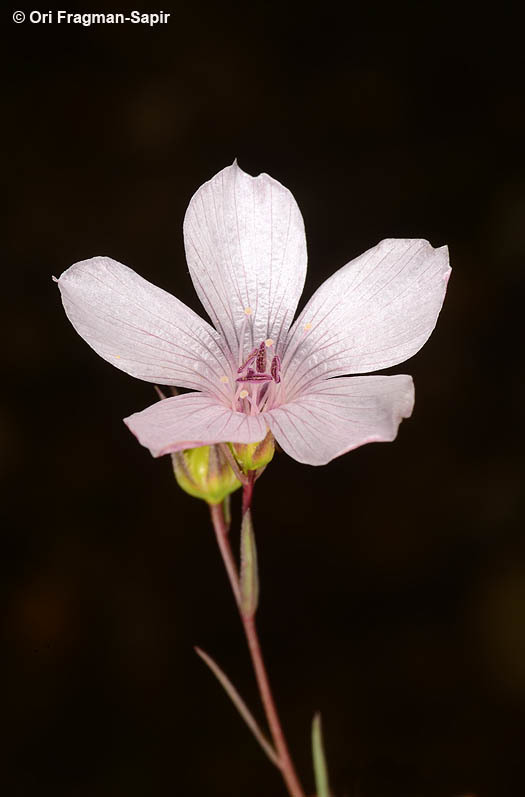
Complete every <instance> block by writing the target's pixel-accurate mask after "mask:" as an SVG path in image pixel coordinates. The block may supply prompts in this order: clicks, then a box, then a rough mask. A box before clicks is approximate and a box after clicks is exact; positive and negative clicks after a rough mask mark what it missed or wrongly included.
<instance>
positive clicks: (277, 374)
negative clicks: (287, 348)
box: [270, 354, 281, 384]
mask: <svg viewBox="0 0 525 797" xmlns="http://www.w3.org/2000/svg"><path fill="white" fill-rule="evenodd" d="M270 373H271V375H272V379H273V381H274V382H275V383H276V384H279V382H280V381H281V358H280V357H279V355H278V354H276V355H275V357H274V358H273V359H272V364H271V366H270Z"/></svg>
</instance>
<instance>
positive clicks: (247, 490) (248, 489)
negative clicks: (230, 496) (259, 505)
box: [242, 470, 255, 517]
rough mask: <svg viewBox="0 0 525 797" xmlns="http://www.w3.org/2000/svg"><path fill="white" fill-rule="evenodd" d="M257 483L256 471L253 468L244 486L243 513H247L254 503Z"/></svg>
mask: <svg viewBox="0 0 525 797" xmlns="http://www.w3.org/2000/svg"><path fill="white" fill-rule="evenodd" d="M254 484H255V471H254V470H251V471H249V473H248V479H247V481H246V482H244V484H243V487H242V515H243V517H244V515H245V514H246V512H247V511H248V509H249V508H250V507H251V505H252V498H253V485H254Z"/></svg>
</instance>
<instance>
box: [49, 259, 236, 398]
mask: <svg viewBox="0 0 525 797" xmlns="http://www.w3.org/2000/svg"><path fill="white" fill-rule="evenodd" d="M58 287H59V288H60V292H61V294H62V302H63V304H64V309H65V311H66V314H67V317H68V318H69V320H70V321H71V323H72V324H73V326H74V327H75V329H76V331H77V332H78V333H79V335H81V336H82V337H83V338H84V340H85V341H86V342H87V343H89V345H90V346H91V348H93V349H94V350H95V351H96V352H97V354H99V355H100V356H101V357H103V358H104V359H105V360H107V361H108V362H110V363H112V364H113V365H115V366H116V367H117V368H120V369H121V370H122V371H125V372H126V373H127V374H131V376H135V377H137V378H138V379H144V380H145V381H146V382H160V383H161V384H166V385H180V386H181V387H189V388H194V389H196V390H206V391H208V392H211V393H213V394H214V395H223V396H224V397H225V398H226V397H227V394H226V392H225V385H224V384H223V382H221V376H222V377H224V375H225V373H230V366H229V365H228V364H227V363H226V360H225V357H224V355H223V354H222V352H221V349H220V348H219V345H218V340H219V336H218V334H217V333H216V331H215V330H214V329H213V328H212V327H211V326H210V325H209V324H208V323H207V322H206V321H204V320H203V319H202V318H200V317H199V316H198V315H197V314H196V313H194V312H193V310H190V308H189V307H187V306H186V305H185V304H183V303H182V302H180V301H179V300H178V299H176V298H175V297H174V296H172V295H171V294H169V293H167V292H166V291H163V290H162V289H161V288H157V287H156V286H155V285H152V284H151V283H150V282H147V281H146V280H144V279H142V277H140V276H139V275H138V274H136V273H135V272H134V271H132V270H131V269H130V268H128V267H127V266H123V265H122V263H117V261H116V260H112V259H111V258H109V257H93V258H91V260H84V261H82V262H80V263H75V264H74V265H73V266H71V267H70V268H68V269H67V271H64V273H63V274H62V275H61V277H60V279H59V280H58Z"/></svg>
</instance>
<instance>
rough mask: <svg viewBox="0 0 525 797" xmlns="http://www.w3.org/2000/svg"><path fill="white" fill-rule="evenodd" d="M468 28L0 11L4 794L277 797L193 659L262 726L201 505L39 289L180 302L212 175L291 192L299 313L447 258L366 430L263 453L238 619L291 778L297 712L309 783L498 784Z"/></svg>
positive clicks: (509, 411) (514, 557) (488, 265)
mask: <svg viewBox="0 0 525 797" xmlns="http://www.w3.org/2000/svg"><path fill="white" fill-rule="evenodd" d="M33 7H34V6H33ZM66 7H67V8H68V9H69V10H75V9H74V7H73V6H72V5H67V4H66ZM22 8H23V9H24V10H26V12H28V11H29V10H30V9H29V8H26V7H25V6H24V5H23V6H22ZM139 8H141V9H143V10H148V9H147V6H146V5H145V4H144V3H143V4H141V5H140V6H139ZM480 8H481V7H480V6H478V7H477V8H476V10H475V12H473V13H472V14H470V13H469V12H467V11H466V10H465V11H464V14H463V15H461V13H460V12H458V10H457V9H454V8H453V7H452V6H451V7H449V8H447V7H445V6H443V4H441V3H439V4H438V3H435V2H427V3H425V4H419V3H406V4H401V5H399V4H392V5H391V6H379V5H378V4H367V5H359V6H352V5H350V4H349V5H347V6H345V9H346V10H345V12H343V11H342V7H341V6H332V5H330V4H328V3H321V4H318V5H317V6H316V7H315V8H311V9H309V8H308V7H306V6H303V7H301V8H297V9H295V8H292V6H289V5H288V6H286V7H279V6H277V5H273V6H272V5H268V4H262V3H259V2H251V3H243V4H238V5H236V6H233V5H223V4H219V3H216V4H209V5H204V4H193V5H192V6H191V7H190V6H189V5H188V4H186V3H184V2H181V3H180V4H174V3H173V2H172V1H171V0H170V2H169V3H167V4H164V5H162V10H164V11H167V12H171V18H170V20H169V23H168V24H166V25H163V26H158V27H156V28H153V29H151V28H148V27H143V26H131V25H126V26H106V27H103V26H97V27H91V28H89V27H81V26H71V25H69V26H66V25H61V26H58V25H56V24H55V25H53V26H49V25H31V24H30V23H29V22H25V23H23V24H21V25H15V24H14V23H13V22H12V21H11V11H10V10H8V9H6V10H5V11H4V12H3V13H4V27H5V30H6V32H7V34H8V40H9V41H8V45H9V48H10V49H9V52H10V66H9V75H10V77H9V81H8V84H7V86H6V89H5V90H4V94H3V105H4V109H5V110H6V114H5V116H4V121H3V126H4V131H5V132H7V133H8V134H9V136H10V141H9V143H8V145H7V147H6V148H5V150H4V165H3V172H4V177H6V178H7V180H8V186H7V191H6V195H7V198H8V201H9V207H8V229H7V243H8V246H9V251H8V254H7V257H6V259H5V261H4V282H3V287H4V290H3V293H4V297H5V305H4V309H3V321H4V324H5V329H4V332H3V335H2V351H3V358H4V363H5V365H6V368H5V370H7V371H8V373H9V376H8V381H7V383H6V385H5V386H4V389H3V391H2V395H1V399H0V406H1V414H0V430H1V434H2V440H3V442H2V450H3V453H4V457H3V459H4V463H3V468H4V475H5V484H6V490H5V492H4V498H3V499H2V503H1V507H2V514H3V515H4V521H5V522H4V523H3V532H2V537H3V552H2V557H1V559H2V579H1V589H2V595H1V605H2V613H3V618H4V620H3V633H4V643H5V648H4V653H3V654H2V662H3V664H4V666H5V667H6V670H5V674H4V676H3V678H2V684H3V690H2V691H3V697H2V701H1V703H2V711H1V715H2V719H1V723H2V726H3V732H4V734H5V740H4V741H3V742H2V750H3V753H4V754H5V756H6V758H5V763H4V764H2V766H1V768H0V781H2V780H5V794H8V795H34V794H39V795H43V794H52V795H54V796H55V797H62V795H67V796H68V797H69V795H74V796H75V797H88V796H89V797H91V795H93V796H95V795H96V797H105V796H106V795H107V796H108V797H110V796H111V797H113V796H116V795H126V797H132V796H133V795H137V796H139V795H140V796H141V797H142V795H155V797H156V795H164V794H170V795H187V796H188V797H193V795H196V797H201V795H206V796H207V797H208V796H209V797H215V796H217V797H220V796H221V795H228V796H231V797H237V795H239V796H240V795H243V797H244V796H245V795H250V797H259V795H261V796H262V795H264V796H265V797H269V795H275V797H277V795H284V788H283V786H282V784H281V782H280V779H279V776H278V774H277V773H276V771H274V770H273V769H272V768H271V766H270V765H269V764H268V763H267V762H266V760H265V759H264V757H263V754H262V753H261V752H260V751H259V749H258V747H257V746H256V744H255V742H253V740H252V738H251V736H250V735H249V733H248V731H247V730H246V729H245V728H244V726H243V724H242V722H241V720H240V719H239V718H238V717H237V715H236V714H235V712H234V710H233V709H232V707H231V706H230V705H229V703H228V700H227V698H226V697H225V696H224V694H223V693H222V692H221V690H220V688H219V686H218V685H217V684H216V683H215V682H214V680H213V678H212V676H211V675H210V674H209V673H208V672H207V671H206V669H205V667H204V665H203V664H202V663H201V662H200V661H199V660H198V659H197V657H196V656H195V654H194V652H193V649H192V646H193V645H194V644H198V645H200V646H202V647H203V648H204V649H206V650H207V651H209V652H210V653H211V654H212V655H213V656H214V657H216V659H217V660H218V661H219V663H220V664H221V665H222V666H223V667H224V669H225V670H226V671H227V672H228V673H229V675H230V676H231V678H232V679H233V680H234V682H235V683H236V684H237V686H238V688H239V690H240V691H241V693H242V694H243V695H244V696H245V697H246V699H247V700H248V702H249V703H250V704H251V705H253V706H254V710H256V712H257V715H258V716H260V714H261V712H260V711H259V707H258V703H257V695H256V692H255V688H254V684H253V679H252V676H251V672H250V669H249V661H248V657H247V654H246V652H245V647H244V642H243V638H242V635H241V629H240V624H239V622H238V618H237V617H236V614H235V611H234V605H233V601H232V599H231V597H230V594H229V588H228V584H227V581H226V578H225V576H224V573H223V571H222V569H221V564H220V560H219V556H218V553H217V550H216V548H215V545H214V540H213V536H212V532H211V530H210V527H209V523H208V520H207V513H206V507H205V505H204V504H202V503H201V502H199V501H197V500H195V499H191V498H190V497H189V496H186V495H185V494H183V493H182V492H181V491H180V490H179V489H178V488H177V486H176V484H175V483H174V480H173V477H172V474H171V471H170V462H169V459H168V458H164V459H161V460H155V461H154V460H153V459H152V458H151V457H150V455H149V454H148V452H147V451H146V450H145V449H142V448H141V447H140V446H138V444H137V442H136V441H135V439H134V438H133V437H132V436H131V435H130V434H129V432H128V430H127V429H126V428H125V426H124V424H123V423H122V422H121V419H122V418H123V417H125V416H126V415H129V414H130V413H132V412H134V411H136V410H139V409H142V408H144V407H145V406H147V405H148V404H149V403H151V402H152V401H153V400H154V398H155V396H154V393H153V389H152V386H151V385H149V384H146V383H142V382H140V381H137V380H133V379H131V378H130V377H128V376H126V375H125V374H123V373H121V372H120V371H118V370H116V369H112V368H111V367H109V365H108V364H107V363H106V362H104V361H103V360H101V359H99V358H97V356H96V355H95V354H94V353H93V352H92V351H91V350H90V349H89V348H88V346H87V345H86V344H85V343H84V342H83V341H82V340H81V339H80V338H79V337H78V336H77V335H76V334H75V332H74V331H73V329H72V327H71V326H70V325H69V323H68V321H67V320H66V317H65V315H64V313H63V311H62V308H61V304H60V301H59V295H58V291H57V289H56V286H55V285H54V284H53V283H52V281H51V275H52V274H55V275H57V276H58V275H59V274H60V273H61V272H62V271H63V270H64V269H65V268H66V267H68V266H69V265H70V264H71V263H73V262H75V261H77V260H81V259H84V258H87V257H91V256H93V255H95V254H105V255H110V256H112V257H114V258H116V259H118V260H120V261H122V262H124V263H126V264H127V265H129V266H131V267H132V268H134V269H135V270H136V271H138V272H139V273H140V274H142V275H143V276H144V277H146V278H147V279H148V280H150V281H151V282H153V283H155V284H158V285H160V286H162V287H164V288H165V289H167V290H169V291H172V292H173V293H175V294H176V295H177V296H178V297H179V298H180V299H182V300H183V301H185V302H187V303H188V304H189V305H190V306H191V307H193V308H194V309H195V310H197V311H199V312H200V307H199V303H198V300H197V298H196V296H195V294H194V292H193V289H192V285H191V282H190V278H189V275H188V272H187V267H186V264H185V259H184V249H183V242H182V220H183V216H184V212H185V209H186V206H187V203H188V201H189V198H190V196H191V195H192V193H193V192H194V191H195V190H196V189H197V188H198V186H199V185H200V184H202V183H203V182H204V181H205V180H207V179H208V178H210V177H211V176H212V175H213V174H215V173H216V172H217V171H218V170H219V169H221V168H223V167H224V166H226V165H227V164H229V163H230V162H231V161H232V160H233V158H234V157H235V156H236V157H238V158H239V162H240V165H241V166H242V168H244V169H245V170H246V171H248V172H250V173H251V174H258V173H259V172H260V171H266V172H268V173H269V174H271V175H272V176H274V177H275V178H277V179H278V180H280V181H281V182H283V183H284V184H285V185H286V186H288V187H289V188H290V189H291V190H292V191H293V193H294V195H295V197H296V199H297V201H298V203H299V206H300V208H301V210H302V212H303V215H304V218H305V225H306V231H307V241H308V247H309V264H310V265H309V275H308V280H307V286H306V291H305V297H308V296H309V295H310V294H311V292H312V290H314V289H315V288H316V287H317V286H318V285H319V284H320V283H321V282H322V281H323V280H324V279H325V278H326V277H327V276H329V275H330V274H331V273H332V272H333V271H334V270H335V269H336V268H338V267H340V266H341V265H343V264H344V263H345V262H347V261H348V260H350V259H351V258H352V257H354V256H356V255H357V254H359V253H360V252H362V251H363V250H365V249H367V248H369V247H370V246H372V245H374V244H376V243H377V242H378V241H379V240H381V239H382V238H385V237H390V236H393V237H396V236H397V237H424V238H428V239H429V240H430V241H431V242H432V243H433V244H434V245H436V246H437V245H441V244H443V243H448V245H449V247H450V253H451V261H452V265H453V269H454V270H453V275H452V278H451V281H450V283H449V289H448V294H447V298H446V301H445V306H444V309H443V312H442V314H441V316H440V319H439V322H438V325H437V328H436V330H435V332H434V334H433V335H432V337H431V339H430V340H429V342H428V343H427V344H426V345H425V347H424V349H423V350H422V351H421V352H420V353H419V354H417V355H416V356H415V357H414V358H413V359H412V360H411V361H410V362H408V363H407V364H406V365H405V364H403V365H401V366H399V367H398V368H396V369H393V372H397V373H406V372H408V373H411V374H412V375H413V376H414V379H415V384H416V407H415V412H414V415H413V417H412V419H411V420H409V421H406V422H405V423H404V424H403V425H402V427H401V429H400V434H399V436H398V439H397V441H396V442H395V443H394V444H391V445H369V446H365V447H363V448H361V449H358V450H357V451H355V452H353V453H350V454H348V455H346V456H344V457H341V458H340V459H338V460H336V461H334V462H332V463H331V464H329V465H327V466H326V467H323V468H317V469H316V468H312V467H307V466H303V465H299V464H298V463H296V462H294V461H292V460H290V459H288V458H287V457H286V456H285V455H282V454H281V455H280V456H278V457H276V458H275V460H274V462H273V464H272V466H271V467H270V468H269V469H268V470H267V472H266V474H265V475H264V477H263V478H262V479H261V481H260V482H259V483H258V489H257V495H256V499H255V523H256V531H257V538H258V546H259V557H260V568H261V578H262V602H261V606H260V611H259V626H260V632H261V636H262V639H263V645H264V649H265V652H266V657H267V661H268V664H269V668H270V672H271V675H272V679H273V684H274V688H275V692H276V695H277V698H278V703H279V706H280V709H281V712H282V717H283V721H284V724H285V727H286V729H287V731H288V734H289V740H290V743H291V746H292V749H293V751H294V755H295V757H296V762H297V765H298V768H299V770H300V772H301V774H302V777H303V779H304V781H305V783H306V787H307V790H308V792H309V793H312V792H313V790H314V786H313V776H312V771H311V763H310V752H309V727H310V722H311V718H312V715H313V713H314V711H315V710H317V709H320V710H321V711H322V714H323V721H324V729H325V738H326V747H327V754H328V759H329V763H330V769H331V779H332V783H333V789H334V792H335V794H336V795H340V797H343V795H346V797H457V795H466V794H469V795H476V797H506V796H507V795H509V797H510V795H513V797H516V795H518V794H521V793H523V790H524V789H525V786H524V782H525V771H524V770H525V767H524V761H525V756H524V751H525V538H524V534H523V524H522V522H521V523H520V519H519V518H520V513H521V511H522V509H523V495H522V494H521V492H520V489H521V488H522V477H523V469H522V445H521V441H520V439H519V438H520V422H521V406H522V400H523V381H522V379H521V377H520V375H519V371H520V369H521V368H522V363H523V335H522V328H523V283H524V277H523V275H524V254H525V225H524V210H525V160H524V155H523V141H524V132H525V107H524V102H523V78H524V71H523V61H522V56H521V49H520V47H522V44H521V42H520V30H521V29H520V27H519V26H518V20H517V18H514V19H513V18H512V17H510V16H508V15H507V14H506V11H505V4H503V5H502V4H499V5H498V6H496V7H495V8H494V9H493V11H492V13H491V15H490V16H486V17H483V15H482V12H481V10H480ZM128 9H129V7H128ZM42 10H47V9H43V8H42ZM77 10H78V9H77ZM81 10H84V11H86V10H87V9H86V8H85V7H84V8H83V9H81ZM90 10H92V11H104V10H105V11H118V10H120V9H119V5H118V4H117V3H115V4H114V5H113V6H111V7H110V8H108V7H106V8H103V7H102V6H96V7H92V8H91V9H90ZM149 10H151V11H153V10H159V8H158V7H156V8H153V7H152V8H150V9H149ZM303 302H304V300H303ZM236 519H237V520H238V515H236Z"/></svg>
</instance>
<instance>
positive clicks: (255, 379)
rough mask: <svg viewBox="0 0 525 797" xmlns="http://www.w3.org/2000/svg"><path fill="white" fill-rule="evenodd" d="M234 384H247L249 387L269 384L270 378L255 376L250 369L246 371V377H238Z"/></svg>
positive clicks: (267, 376) (261, 375) (266, 375)
mask: <svg viewBox="0 0 525 797" xmlns="http://www.w3.org/2000/svg"><path fill="white" fill-rule="evenodd" d="M235 381H236V382H247V383H248V384H250V385H257V384H259V383H260V382H271V381H272V377H271V376H269V374H256V373H255V371H253V370H252V369H251V368H250V369H249V370H248V373H247V374H246V376H238V377H237V379H236V380H235Z"/></svg>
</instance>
